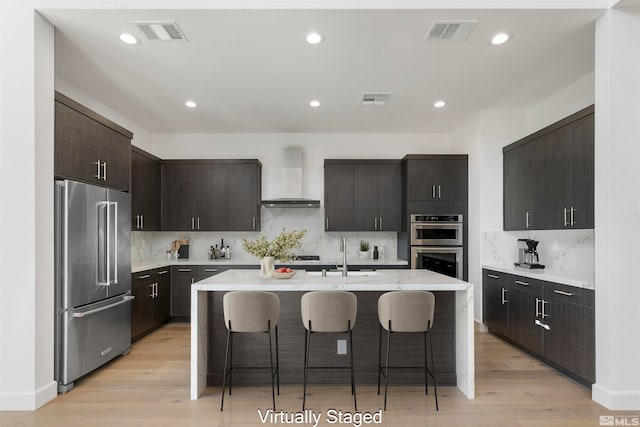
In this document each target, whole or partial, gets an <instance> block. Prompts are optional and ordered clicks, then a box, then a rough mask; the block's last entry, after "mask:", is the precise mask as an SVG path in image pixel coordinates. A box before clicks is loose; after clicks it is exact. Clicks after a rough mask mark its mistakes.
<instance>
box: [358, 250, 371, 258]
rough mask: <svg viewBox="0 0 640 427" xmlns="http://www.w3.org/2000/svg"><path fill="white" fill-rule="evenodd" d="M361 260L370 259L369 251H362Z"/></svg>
mask: <svg viewBox="0 0 640 427" xmlns="http://www.w3.org/2000/svg"><path fill="white" fill-rule="evenodd" d="M360 259H369V251H360Z"/></svg>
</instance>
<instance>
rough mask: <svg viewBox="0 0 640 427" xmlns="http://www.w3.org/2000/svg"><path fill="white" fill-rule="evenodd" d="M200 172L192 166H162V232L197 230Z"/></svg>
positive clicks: (170, 164)
mask: <svg viewBox="0 0 640 427" xmlns="http://www.w3.org/2000/svg"><path fill="white" fill-rule="evenodd" d="M199 172H200V170H199V169H198V167H197V166H195V165H192V164H179V163H178V164H172V163H169V164H167V163H165V164H164V165H163V166H162V230H165V231H185V230H186V231H191V230H195V217H196V216H197V214H196V202H197V196H196V194H195V189H196V188H197V184H198V182H199V180H198V178H199Z"/></svg>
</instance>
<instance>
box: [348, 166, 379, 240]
mask: <svg viewBox="0 0 640 427" xmlns="http://www.w3.org/2000/svg"><path fill="white" fill-rule="evenodd" d="M353 229H354V231H377V230H378V165H377V164H369V163H356V164H354V165H353Z"/></svg>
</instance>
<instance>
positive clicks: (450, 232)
mask: <svg viewBox="0 0 640 427" xmlns="http://www.w3.org/2000/svg"><path fill="white" fill-rule="evenodd" d="M462 240H463V239H462V223H461V222H458V223H422V222H412V223H411V244H412V245H442V246H462Z"/></svg>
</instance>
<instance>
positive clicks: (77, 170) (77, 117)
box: [54, 92, 133, 191]
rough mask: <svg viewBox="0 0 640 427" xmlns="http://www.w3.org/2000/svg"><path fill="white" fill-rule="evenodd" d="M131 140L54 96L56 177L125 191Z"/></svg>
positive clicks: (67, 100)
mask: <svg viewBox="0 0 640 427" xmlns="http://www.w3.org/2000/svg"><path fill="white" fill-rule="evenodd" d="M132 138H133V134H132V133H131V132H130V131H128V130H126V129H125V128H123V127H121V126H119V125H117V124H116V123H114V122H112V121H111V120H109V119H107V118H105V117H103V116H101V115H99V114H97V113H96V112H94V111H92V110H90V109H88V108H87V107H84V106H83V105H81V104H79V103H77V102H76V101H74V100H72V99H70V98H68V97H67V96H65V95H63V94H61V93H59V92H56V93H55V149H54V151H55V155H54V158H55V160H54V162H55V164H54V171H55V176H56V177H58V178H65V179H73V180H77V181H82V182H86V183H89V184H97V185H101V186H105V187H110V188H114V189H117V190H122V191H129V182H130V170H131V139H132Z"/></svg>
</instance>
